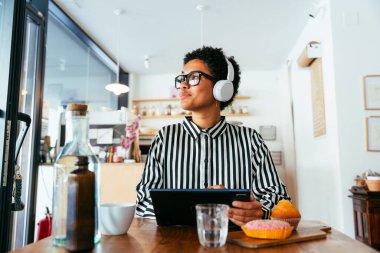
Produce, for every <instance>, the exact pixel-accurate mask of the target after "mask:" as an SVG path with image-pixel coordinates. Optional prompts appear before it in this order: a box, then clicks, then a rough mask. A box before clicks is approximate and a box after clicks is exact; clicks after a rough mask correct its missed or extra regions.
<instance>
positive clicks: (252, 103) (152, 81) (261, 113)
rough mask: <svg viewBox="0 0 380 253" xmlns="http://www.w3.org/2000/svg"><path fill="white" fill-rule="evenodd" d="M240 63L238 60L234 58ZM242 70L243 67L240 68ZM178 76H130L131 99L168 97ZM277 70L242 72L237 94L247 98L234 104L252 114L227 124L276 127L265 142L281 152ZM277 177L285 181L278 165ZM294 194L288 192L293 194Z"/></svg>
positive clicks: (151, 123) (151, 122)
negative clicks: (131, 77)
mask: <svg viewBox="0 0 380 253" xmlns="http://www.w3.org/2000/svg"><path fill="white" fill-rule="evenodd" d="M237 61H239V59H237ZM241 68H242V69H244V66H241ZM176 75H178V73H171V74H162V75H140V76H136V75H133V80H134V83H133V84H132V83H131V85H130V86H131V88H132V93H133V95H132V98H168V97H170V95H171V93H172V89H173V86H174V77H175V76H176ZM277 79H278V72H277V71H242V75H241V83H240V88H239V93H238V95H242V96H250V97H251V99H249V100H236V101H235V102H234V105H236V106H243V105H246V106H247V107H248V111H249V113H250V114H251V115H250V116H248V117H229V118H227V120H228V121H240V122H243V124H244V125H245V126H249V127H252V128H255V129H256V130H258V129H259V126H260V125H275V126H276V127H277V140H276V141H266V143H267V145H268V147H269V148H270V149H271V150H272V151H280V150H282V125H281V124H282V116H283V115H281V113H280V112H281V108H283V106H282V105H281V96H282V94H281V92H280V91H279V82H278V80H277ZM181 121H182V119H181V118H174V119H166V118H165V119H146V120H143V122H142V125H144V126H148V127H153V128H156V129H159V128H161V127H162V126H164V125H167V124H172V123H176V122H181ZM277 169H278V171H279V174H280V176H281V178H282V179H283V181H285V182H286V178H285V172H284V167H283V166H277ZM293 193H294V192H290V194H292V195H293Z"/></svg>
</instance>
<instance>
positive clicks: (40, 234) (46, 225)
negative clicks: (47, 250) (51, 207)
mask: <svg viewBox="0 0 380 253" xmlns="http://www.w3.org/2000/svg"><path fill="white" fill-rule="evenodd" d="M37 224H38V230H37V241H39V240H41V239H44V238H46V237H48V236H50V235H51V225H52V217H51V214H50V213H49V211H48V212H47V214H46V216H45V218H44V219H42V220H40V221H39V222H38V223H37Z"/></svg>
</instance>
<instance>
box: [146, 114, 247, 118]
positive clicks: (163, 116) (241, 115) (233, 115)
mask: <svg viewBox="0 0 380 253" xmlns="http://www.w3.org/2000/svg"><path fill="white" fill-rule="evenodd" d="M185 116H191V114H186V115H185V114H178V115H157V116H156V115H149V116H140V117H141V119H160V118H161V119H162V118H183V117H185ZM222 116H226V117H245V116H249V113H233V114H232V113H229V114H223V113H222Z"/></svg>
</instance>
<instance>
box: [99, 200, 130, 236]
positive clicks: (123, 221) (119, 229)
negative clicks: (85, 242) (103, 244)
mask: <svg viewBox="0 0 380 253" xmlns="http://www.w3.org/2000/svg"><path fill="white" fill-rule="evenodd" d="M135 209H136V204H135V203H106V204H101V205H100V231H101V233H102V234H103V235H122V234H126V233H127V232H128V229H129V227H130V226H131V223H132V220H133V217H134V216H135Z"/></svg>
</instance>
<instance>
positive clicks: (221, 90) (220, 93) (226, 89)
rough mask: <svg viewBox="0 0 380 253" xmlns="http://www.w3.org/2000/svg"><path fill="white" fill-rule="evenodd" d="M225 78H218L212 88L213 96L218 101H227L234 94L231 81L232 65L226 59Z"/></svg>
mask: <svg viewBox="0 0 380 253" xmlns="http://www.w3.org/2000/svg"><path fill="white" fill-rule="evenodd" d="M226 62H227V68H228V69H227V71H228V72H227V80H219V81H217V82H216V83H215V85H214V89H213V95H214V98H215V99H216V100H218V101H220V102H227V101H228V100H230V99H231V98H232V96H233V95H234V85H233V84H232V81H233V80H234V75H235V74H234V67H233V66H232V64H231V62H230V61H229V60H228V59H227V57H226Z"/></svg>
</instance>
